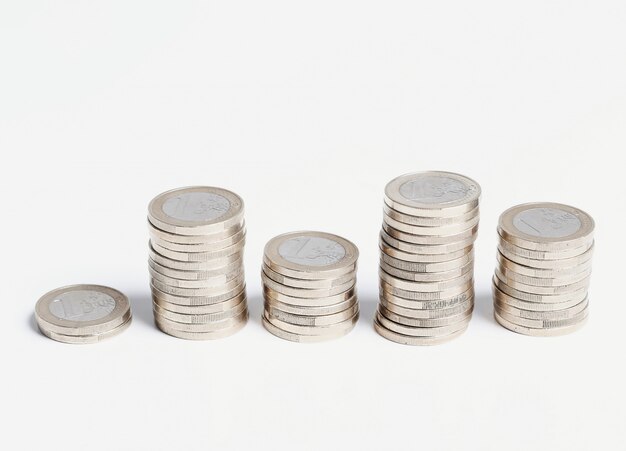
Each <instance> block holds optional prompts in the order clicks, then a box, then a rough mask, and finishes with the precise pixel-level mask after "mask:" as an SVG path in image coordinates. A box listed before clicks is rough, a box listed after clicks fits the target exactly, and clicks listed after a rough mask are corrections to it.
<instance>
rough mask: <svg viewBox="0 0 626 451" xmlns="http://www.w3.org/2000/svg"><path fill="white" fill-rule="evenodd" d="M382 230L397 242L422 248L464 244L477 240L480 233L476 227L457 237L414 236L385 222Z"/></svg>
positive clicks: (458, 234)
mask: <svg viewBox="0 0 626 451" xmlns="http://www.w3.org/2000/svg"><path fill="white" fill-rule="evenodd" d="M382 228H383V230H384V231H385V232H387V235H389V236H391V237H392V238H395V239H396V240H400V241H404V242H406V243H411V244H417V245H420V246H424V245H444V244H454V243H462V242H465V241H466V240H473V239H475V236H476V232H478V226H474V227H472V228H471V229H469V230H466V231H464V232H460V233H457V234H456V235H414V234H412V233H406V232H401V231H400V230H397V229H394V228H393V227H391V226H390V225H389V224H387V223H384V222H383V226H382ZM472 242H473V241H472Z"/></svg>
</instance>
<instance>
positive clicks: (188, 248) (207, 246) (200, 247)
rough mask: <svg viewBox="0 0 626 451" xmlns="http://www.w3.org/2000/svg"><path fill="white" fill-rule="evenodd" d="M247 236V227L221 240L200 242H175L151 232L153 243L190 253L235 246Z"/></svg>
mask: <svg viewBox="0 0 626 451" xmlns="http://www.w3.org/2000/svg"><path fill="white" fill-rule="evenodd" d="M245 236H246V229H245V228H238V230H237V232H235V233H234V234H233V235H231V236H229V237H227V238H225V239H222V240H219V241H209V240H206V239H205V240H204V241H202V242H200V243H193V244H190V243H175V242H172V241H168V240H164V239H162V238H161V237H160V236H159V235H158V234H155V233H153V232H152V231H151V232H150V240H151V241H152V242H153V243H156V244H158V245H159V246H160V247H163V248H165V249H168V250H170V251H174V252H189V253H198V252H214V251H219V250H221V249H226V248H228V247H230V246H234V245H235V244H237V243H239V242H241V241H242V240H243V239H244V237H245Z"/></svg>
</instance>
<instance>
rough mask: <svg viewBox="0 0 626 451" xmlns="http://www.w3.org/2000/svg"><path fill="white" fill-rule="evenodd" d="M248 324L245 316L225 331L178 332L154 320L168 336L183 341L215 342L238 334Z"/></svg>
mask: <svg viewBox="0 0 626 451" xmlns="http://www.w3.org/2000/svg"><path fill="white" fill-rule="evenodd" d="M247 322H248V315H246V316H245V317H244V318H243V319H241V320H240V321H239V322H237V323H235V324H233V325H232V326H231V327H229V328H226V329H220V330H215V331H211V332H188V331H184V330H178V329H174V328H172V327H170V326H169V325H167V324H164V323H162V322H159V321H157V320H156V319H155V324H156V326H157V327H158V328H159V329H160V330H161V331H162V332H165V333H166V334H168V335H171V336H172V337H176V338H182V339H185V340H217V339H220V338H226V337H230V336H231V335H233V334H235V333H236V332H239V331H240V330H241V329H243V328H244V326H245V325H246V324H247Z"/></svg>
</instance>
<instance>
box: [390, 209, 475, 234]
mask: <svg viewBox="0 0 626 451" xmlns="http://www.w3.org/2000/svg"><path fill="white" fill-rule="evenodd" d="M479 219H480V218H479V217H478V216H476V217H475V218H472V219H470V220H469V221H464V222H459V223H456V224H448V225H445V226H418V225H412V224H405V223H404V222H400V221H396V220H395V219H393V218H392V217H389V216H387V215H386V214H384V215H383V221H385V224H387V225H388V226H389V227H392V228H393V229H394V230H398V231H400V232H404V233H410V234H411V235H424V236H433V237H443V236H449V235H458V234H463V233H465V232H467V231H468V230H471V229H473V228H474V227H477V226H478V222H479Z"/></svg>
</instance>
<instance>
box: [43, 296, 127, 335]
mask: <svg viewBox="0 0 626 451" xmlns="http://www.w3.org/2000/svg"><path fill="white" fill-rule="evenodd" d="M35 319H36V320H37V325H38V326H39V329H40V330H41V332H42V333H43V334H44V335H45V336H47V337H49V338H52V339H53V340H56V341H61V342H63V343H75V344H83V343H96V342H98V341H101V340H103V339H105V338H108V337H112V336H113V335H117V334H119V333H120V332H122V331H124V330H126V328H128V326H130V323H131V320H132V316H131V313H130V304H129V303H128V298H127V297H126V296H124V295H123V294H122V293H120V292H119V291H117V290H114V289H113V288H109V287H103V286H100V285H72V286H68V287H63V288H58V289H56V290H53V291H50V292H49V293H46V294H45V295H43V297H42V298H41V299H39V301H38V302H37V305H36V306H35Z"/></svg>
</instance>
